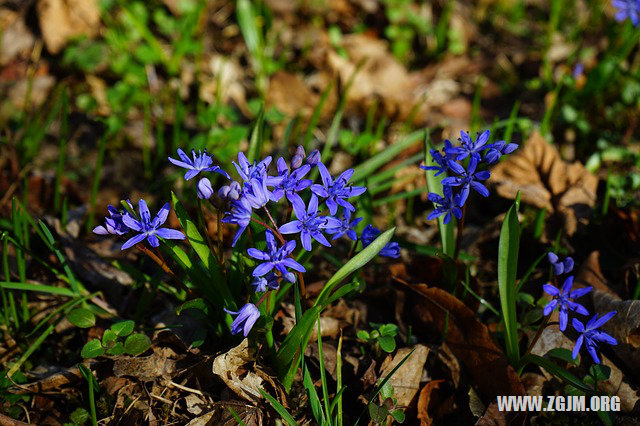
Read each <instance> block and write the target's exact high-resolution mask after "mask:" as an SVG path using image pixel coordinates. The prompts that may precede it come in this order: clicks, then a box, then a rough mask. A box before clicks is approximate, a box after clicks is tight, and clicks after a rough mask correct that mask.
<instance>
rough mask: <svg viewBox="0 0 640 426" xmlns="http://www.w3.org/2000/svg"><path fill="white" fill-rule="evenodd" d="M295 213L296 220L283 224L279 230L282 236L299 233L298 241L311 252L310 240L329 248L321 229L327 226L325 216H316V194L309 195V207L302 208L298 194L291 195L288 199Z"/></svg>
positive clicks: (302, 203) (329, 245)
mask: <svg viewBox="0 0 640 426" xmlns="http://www.w3.org/2000/svg"><path fill="white" fill-rule="evenodd" d="M289 200H290V201H291V204H292V205H293V210H294V211H295V212H296V217H297V218H298V219H297V220H293V221H291V222H289V223H285V224H284V225H282V226H281V227H280V228H279V231H280V232H281V233H282V234H297V233H298V232H299V233H300V241H302V247H304V249H305V250H307V251H311V238H313V239H314V240H316V241H317V242H319V243H320V244H322V245H323V246H326V247H331V244H329V241H327V238H326V237H325V236H324V235H323V234H322V231H321V230H322V229H323V228H324V227H325V226H326V224H327V219H326V217H325V216H318V197H317V196H316V194H312V195H311V200H309V205H308V206H307V208H306V209H305V208H304V202H303V201H302V198H300V196H299V195H298V194H293V196H291V197H290V198H289Z"/></svg>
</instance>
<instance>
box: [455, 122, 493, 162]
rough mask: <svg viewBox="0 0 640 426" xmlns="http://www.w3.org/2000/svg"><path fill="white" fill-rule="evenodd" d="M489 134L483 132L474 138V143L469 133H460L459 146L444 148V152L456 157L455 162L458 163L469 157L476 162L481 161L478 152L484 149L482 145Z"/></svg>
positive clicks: (486, 131)
mask: <svg viewBox="0 0 640 426" xmlns="http://www.w3.org/2000/svg"><path fill="white" fill-rule="evenodd" d="M490 133H491V132H489V130H485V131H484V132H482V133H480V134H479V135H478V136H477V137H476V141H475V142H474V141H473V140H472V139H471V136H469V133H467V132H465V131H460V143H461V146H459V147H450V148H445V152H446V153H447V154H450V155H454V156H456V160H458V161H460V160H464V159H465V158H467V157H468V156H471V158H475V159H476V161H478V162H479V161H480V160H481V157H480V152H481V151H483V150H484V149H485V148H486V147H485V146H484V145H485V144H486V143H487V141H488V140H489V134H490Z"/></svg>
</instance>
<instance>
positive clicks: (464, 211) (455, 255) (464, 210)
mask: <svg viewBox="0 0 640 426" xmlns="http://www.w3.org/2000/svg"><path fill="white" fill-rule="evenodd" d="M466 216H467V205H466V204H465V205H464V206H463V207H462V218H461V219H460V220H459V221H458V233H457V234H456V248H455V251H454V252H453V260H458V255H459V254H460V242H461V240H462V230H463V229H464V219H465V217H466Z"/></svg>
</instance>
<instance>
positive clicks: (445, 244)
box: [424, 130, 456, 257]
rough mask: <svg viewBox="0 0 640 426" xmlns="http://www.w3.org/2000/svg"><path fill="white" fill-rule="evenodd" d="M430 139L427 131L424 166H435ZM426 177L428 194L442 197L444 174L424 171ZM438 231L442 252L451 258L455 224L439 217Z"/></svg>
mask: <svg viewBox="0 0 640 426" xmlns="http://www.w3.org/2000/svg"><path fill="white" fill-rule="evenodd" d="M432 148H433V147H432V145H431V138H430V135H429V130H427V131H426V132H425V134H424V164H425V165H426V166H436V165H437V164H436V162H435V161H433V158H432V157H431V149H432ZM425 174H426V176H427V188H428V190H429V192H433V193H435V194H438V195H440V196H442V195H443V190H442V179H444V177H445V176H444V173H443V174H441V175H440V176H436V175H435V174H436V171H435V170H425ZM437 220H438V230H439V233H440V242H441V243H442V252H443V253H444V254H446V255H447V256H449V257H453V256H454V254H455V251H456V240H455V236H454V232H455V222H454V221H449V223H444V217H443V216H440V217H439V218H438V219H437Z"/></svg>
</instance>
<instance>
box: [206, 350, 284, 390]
mask: <svg viewBox="0 0 640 426" xmlns="http://www.w3.org/2000/svg"><path fill="white" fill-rule="evenodd" d="M254 362H255V351H254V350H253V349H251V348H249V340H248V339H244V340H243V341H242V342H240V344H239V345H238V346H236V347H235V348H231V349H230V350H229V351H228V352H227V353H224V354H222V355H218V356H217V357H216V358H215V359H214V360H213V373H214V374H215V375H216V376H218V377H220V378H221V379H222V380H223V381H224V382H225V384H226V385H227V386H228V387H229V388H230V389H231V390H232V391H234V392H235V393H236V394H237V395H239V396H241V397H242V398H244V399H246V400H248V401H253V402H256V401H260V400H261V399H262V394H261V393H260V391H261V390H265V389H264V383H265V382H268V383H269V384H271V386H273V387H274V388H275V389H277V387H276V384H275V382H274V381H273V380H272V379H271V378H270V377H269V376H268V375H267V374H265V373H264V372H262V371H260V370H259V369H257V368H256V367H255V365H252V364H254Z"/></svg>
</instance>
